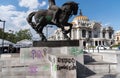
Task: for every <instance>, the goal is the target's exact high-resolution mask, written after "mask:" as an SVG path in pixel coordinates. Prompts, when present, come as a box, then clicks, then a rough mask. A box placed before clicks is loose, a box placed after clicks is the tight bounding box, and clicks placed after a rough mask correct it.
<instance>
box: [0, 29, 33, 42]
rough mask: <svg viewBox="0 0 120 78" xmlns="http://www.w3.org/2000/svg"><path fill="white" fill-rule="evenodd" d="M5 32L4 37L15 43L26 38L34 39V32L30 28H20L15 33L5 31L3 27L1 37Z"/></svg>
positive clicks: (0, 31)
mask: <svg viewBox="0 0 120 78" xmlns="http://www.w3.org/2000/svg"><path fill="white" fill-rule="evenodd" d="M3 34H4V39H5V40H8V41H11V42H13V43H16V42H18V41H21V40H24V39H28V40H31V39H32V34H31V32H30V30H29V29H25V30H20V31H18V32H16V33H15V34H14V33H8V32H5V33H4V32H3V31H2V29H0V38H1V39H3Z"/></svg>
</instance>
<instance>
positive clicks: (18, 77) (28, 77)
mask: <svg viewBox="0 0 120 78" xmlns="http://www.w3.org/2000/svg"><path fill="white" fill-rule="evenodd" d="M0 78H51V76H1V77H0Z"/></svg>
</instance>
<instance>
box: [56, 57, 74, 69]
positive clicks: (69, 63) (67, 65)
mask: <svg viewBox="0 0 120 78" xmlns="http://www.w3.org/2000/svg"><path fill="white" fill-rule="evenodd" d="M57 62H58V65H57V66H56V67H57V70H62V69H66V70H74V69H76V65H75V62H76V61H75V59H74V58H58V59H57ZM61 63H62V65H60V64H61Z"/></svg>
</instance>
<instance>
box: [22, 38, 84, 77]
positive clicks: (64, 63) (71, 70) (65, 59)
mask: <svg viewBox="0 0 120 78" xmlns="http://www.w3.org/2000/svg"><path fill="white" fill-rule="evenodd" d="M43 43H44V44H43ZM34 46H35V47H32V48H21V50H20V62H21V63H25V64H27V65H29V64H34V65H35V64H41V66H42V65H44V63H45V62H46V63H47V64H48V65H49V66H48V67H50V68H48V69H49V70H50V71H48V72H46V73H50V76H49V77H48V78H77V77H78V76H77V74H79V72H78V71H81V69H78V68H77V67H79V66H77V65H76V61H77V62H79V63H80V64H84V60H83V50H82V49H81V48H80V47H79V41H78V40H74V41H73V42H72V41H61V42H55V41H54V42H53V43H52V42H48V43H47V42H42V43H39V44H38V43H35V44H34ZM38 46H41V47H38ZM43 46H44V47H43ZM42 71H43V70H41V72H42ZM77 72H78V73H77ZM44 74H45V73H44Z"/></svg>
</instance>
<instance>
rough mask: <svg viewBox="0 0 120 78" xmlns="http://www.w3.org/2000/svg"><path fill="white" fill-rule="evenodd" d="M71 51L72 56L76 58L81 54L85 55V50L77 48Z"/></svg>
mask: <svg viewBox="0 0 120 78" xmlns="http://www.w3.org/2000/svg"><path fill="white" fill-rule="evenodd" d="M69 51H70V54H71V55H74V56H78V55H80V54H83V49H79V48H77V47H72V48H70V49H69Z"/></svg>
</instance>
